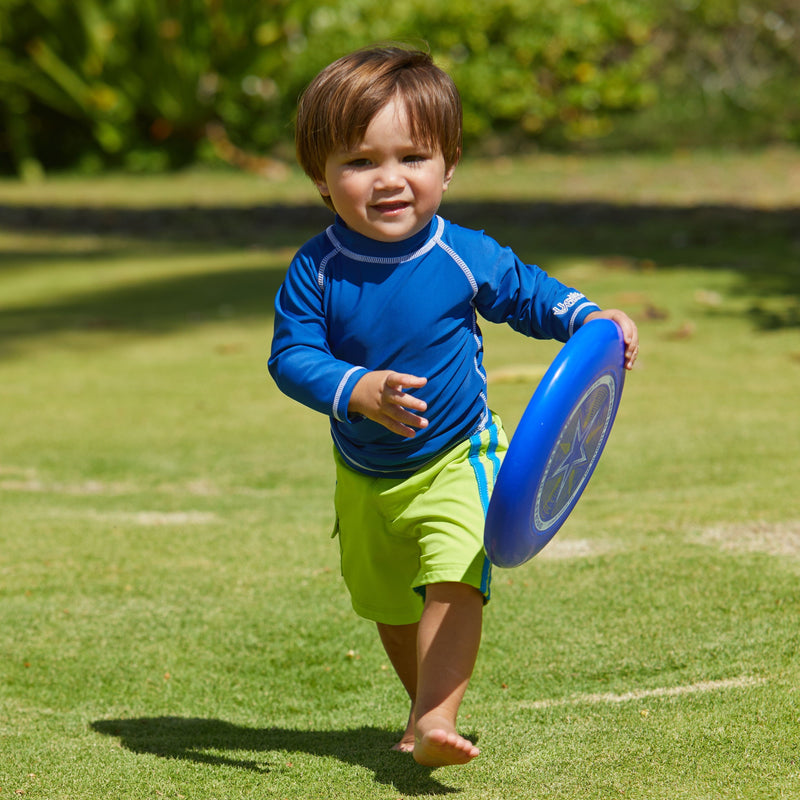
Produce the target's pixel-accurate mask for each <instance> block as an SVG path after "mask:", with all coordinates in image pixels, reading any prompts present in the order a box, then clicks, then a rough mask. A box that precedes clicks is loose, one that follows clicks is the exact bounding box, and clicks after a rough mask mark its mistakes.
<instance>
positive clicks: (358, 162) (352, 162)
mask: <svg viewBox="0 0 800 800" xmlns="http://www.w3.org/2000/svg"><path fill="white" fill-rule="evenodd" d="M370 163H371V162H370V160H369V159H368V158H361V157H359V158H351V159H349V160H348V161H347V162H346V163H345V166H347V167H353V168H354V169H358V168H359V167H368V166H369V165H370Z"/></svg>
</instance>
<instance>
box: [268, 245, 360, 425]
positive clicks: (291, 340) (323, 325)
mask: <svg viewBox="0 0 800 800" xmlns="http://www.w3.org/2000/svg"><path fill="white" fill-rule="evenodd" d="M269 371H270V374H271V375H272V377H273V379H274V380H275V382H276V383H277V384H278V387H279V388H280V389H281V391H283V392H284V393H285V394H287V395H289V397H291V398H292V399H294V400H297V401H298V402H300V403H302V404H303V405H306V406H308V407H309V408H313V409H314V410H315V411H319V412H321V413H323V414H327V415H328V416H332V417H334V418H335V419H338V420H340V421H343V422H344V421H347V418H348V404H349V401H350V394H351V392H352V391H353V388H354V386H355V385H356V383H357V382H358V380H359V379H360V378H361V376H362V375H363V374H365V373H366V372H367V369H366V367H363V366H359V365H357V364H351V363H348V362H346V361H342V360H340V359H338V358H336V357H335V356H334V354H333V352H332V351H331V347H330V344H329V342H328V326H327V322H326V319H325V312H324V309H323V300H322V290H321V289H320V288H319V286H318V284H317V280H316V267H315V265H314V263H313V261H305V260H304V259H303V258H302V257H298V258H296V259H295V260H294V261H293V262H292V264H291V266H290V267H289V271H288V273H287V275H286V279H285V281H284V283H283V285H282V286H281V288H280V290H279V291H278V295H277V297H276V298H275V330H274V334H273V337H272V352H271V355H270V359H269Z"/></svg>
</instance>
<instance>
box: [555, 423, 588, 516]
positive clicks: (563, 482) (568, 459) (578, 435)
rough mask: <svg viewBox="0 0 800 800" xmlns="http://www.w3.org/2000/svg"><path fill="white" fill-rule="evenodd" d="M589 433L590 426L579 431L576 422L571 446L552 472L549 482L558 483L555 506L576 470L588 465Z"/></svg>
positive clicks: (578, 425) (579, 428)
mask: <svg viewBox="0 0 800 800" xmlns="http://www.w3.org/2000/svg"><path fill="white" fill-rule="evenodd" d="M591 432H592V425H591V424H589V425H587V426H586V428H585V429H584V430H583V431H581V425H580V421H579V420H578V421H576V424H575V427H574V431H573V434H572V444H571V445H570V447H569V450H567V452H566V454H565V456H564V460H563V461H562V462H561V463H560V464H559V465H558V467H557V468H556V469H555V470H553V473H552V476H551V480H558V481H559V483H558V491H557V492H556V495H555V497H554V498H553V502H554V503H555V504H558V502H559V501H560V500H561V495H562V494H563V493H564V489H565V488H566V487H567V486H569V485H570V484H571V483H574V482H571V481H570V476H571V475H574V474H575V472H576V470H578V469H579V468H580V466H581V465H582V464H588V462H589V457H588V456H587V455H586V440H587V439H588V438H589V434H590V433H591ZM562 441H563V440H562ZM559 444H560V443H559Z"/></svg>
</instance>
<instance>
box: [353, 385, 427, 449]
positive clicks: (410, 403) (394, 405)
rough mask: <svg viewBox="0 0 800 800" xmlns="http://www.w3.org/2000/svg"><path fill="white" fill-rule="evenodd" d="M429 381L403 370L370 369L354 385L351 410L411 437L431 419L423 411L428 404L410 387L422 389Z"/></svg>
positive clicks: (397, 432)
mask: <svg viewBox="0 0 800 800" xmlns="http://www.w3.org/2000/svg"><path fill="white" fill-rule="evenodd" d="M427 382H428V380H427V378H420V377H418V376H416V375H408V374H405V373H402V372H390V371H378V372H367V373H366V374H365V375H363V376H362V378H361V379H360V380H359V381H358V383H356V385H355V387H354V388H353V393H352V395H351V397H350V404H349V406H348V410H349V411H350V412H352V413H357V414H362V415H363V416H365V417H367V418H368V419H371V420H373V421H374V422H377V423H378V424H380V425H383V427H384V428H387V429H388V430H390V431H392V432H393V433H396V434H398V435H400V436H405V437H408V438H411V437H413V436H414V434H415V432H416V430H415V429H417V430H419V429H421V428H425V427H427V425H428V420H427V419H425V417H423V416H421V414H422V413H424V412H425V411H426V410H427V408H428V404H427V403H426V402H425V401H424V400H421V399H420V398H419V397H415V396H414V395H413V394H409V393H408V392H407V391H406V389H419V388H421V387H423V386H425V384H426V383H427Z"/></svg>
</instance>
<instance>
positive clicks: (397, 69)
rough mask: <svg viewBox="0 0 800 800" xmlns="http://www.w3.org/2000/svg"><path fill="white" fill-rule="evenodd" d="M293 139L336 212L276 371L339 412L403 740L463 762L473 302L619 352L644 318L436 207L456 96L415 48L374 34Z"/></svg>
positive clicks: (292, 389) (476, 363)
mask: <svg viewBox="0 0 800 800" xmlns="http://www.w3.org/2000/svg"><path fill="white" fill-rule="evenodd" d="M296 143H297V154H298V160H299V161H300V164H301V166H302V167H303V169H304V170H305V171H306V173H307V174H308V175H309V176H310V178H311V179H312V180H313V182H314V183H315V185H316V187H317V189H318V190H319V193H320V195H321V196H322V199H323V200H324V201H325V203H326V204H327V205H328V206H329V207H330V208H331V209H332V210H334V211H335V212H336V220H335V221H334V223H333V224H332V225H331V226H330V227H329V228H328V229H327V230H326V231H325V232H324V233H322V234H320V235H318V236H316V237H315V238H314V239H312V240H310V241H309V242H307V243H306V244H305V245H304V246H303V247H302V248H301V249H300V251H299V252H298V253H297V254H296V256H295V258H294V260H293V261H292V263H291V265H290V267H289V271H288V273H287V275H286V279H285V281H284V283H283V285H282V286H281V288H280V290H279V292H278V295H277V298H276V301H275V304H276V318H275V335H274V338H273V342H272V355H271V357H270V361H269V369H270V373H271V374H272V376H273V378H274V379H275V381H276V382H277V384H278V386H279V387H280V388H281V389H282V390H283V391H284V392H285V393H286V394H288V395H289V396H290V397H293V398H294V399H296V400H298V401H300V402H301V403H304V404H306V405H308V406H310V407H311V408H313V409H316V410H318V411H320V412H322V413H324V414H327V415H328V416H329V417H330V424H331V434H332V437H333V442H334V458H335V461H336V478H337V483H336V495H335V508H336V514H337V522H336V530H337V532H338V535H339V543H340V550H341V563H342V574H343V576H344V579H345V583H346V585H347V587H348V590H349V591H350V595H351V601H352V604H353V608H354V609H355V611H356V612H357V613H358V614H359V615H361V616H363V617H365V618H367V619H370V620H373V621H374V622H376V623H377V627H378V632H379V635H380V639H381V642H382V644H383V646H384V648H385V650H386V653H387V655H388V657H389V659H390V661H391V663H392V665H393V667H394V669H395V671H396V672H397V675H398V677H399V678H400V680H401V682H402V683H403V686H404V687H405V689H406V691H407V692H408V695H409V697H410V699H411V713H410V715H409V719H408V724H407V727H406V730H405V733H404V735H403V737H402V739H401V740H400V742H399V743H398V744H396V745H395V749H397V750H400V751H403V752H412V753H413V757H414V758H415V759H416V760H417V761H418V762H419V763H421V764H425V765H428V766H441V765H445V764H461V763H466V762H467V761H470V760H471V759H472V758H474V757H475V756H476V755H478V752H479V751H478V748H477V747H475V745H474V744H473V743H472V742H470V741H469V740H468V739H466V738H464V737H462V736H460V735H459V734H458V733H457V732H456V717H457V713H458V709H459V706H460V704H461V700H462V698H463V696H464V692H465V690H466V688H467V684H468V682H469V680H470V677H471V675H472V670H473V667H474V664H475V660H476V657H477V653H478V648H479V644H480V637H481V621H482V610H483V605H484V603H485V602H487V601H488V598H489V583H490V566H489V562H488V560H487V559H486V557H485V554H484V551H483V525H484V516H485V512H486V507H487V504H488V499H489V494H490V493H491V490H492V487H493V485H494V479H495V477H496V474H497V470H498V469H499V466H500V462H501V459H502V456H503V453H504V452H505V449H506V448H507V440H506V437H505V434H504V433H503V428H502V423H501V422H500V419H499V418H498V417H497V415H496V414H493V413H492V412H491V411H490V410H489V408H488V405H487V399H486V374H485V371H484V369H483V365H482V353H483V346H482V338H481V333H480V329H479V327H478V324H477V316H476V312H478V313H480V314H481V315H482V316H483V317H485V318H486V319H489V320H490V321H492V322H507V323H508V324H510V325H511V326H512V327H513V328H515V329H516V330H519V331H520V332H522V333H524V334H526V335H529V336H534V337H537V338H556V339H559V340H561V341H566V340H567V339H568V338H569V336H570V335H571V334H572V333H573V332H574V331H575V330H577V329H578V328H579V327H580V326H581V325H583V324H585V323H586V322H588V321H589V320H591V319H594V318H596V317H607V318H610V319H614V320H616V321H617V322H618V323H619V324H620V326H621V327H622V330H623V334H624V337H625V342H626V366H627V367H628V368H629V369H630V368H631V367H632V366H633V362H634V360H635V358H636V354H637V352H638V336H637V331H636V326H635V325H634V323H633V322H632V320H631V319H630V318H629V317H628V316H627V315H626V314H624V313H623V312H621V311H616V310H611V311H600V309H599V308H598V306H597V305H595V304H594V303H591V302H590V301H588V300H587V299H586V298H585V297H584V296H583V295H582V294H581V293H580V292H577V291H575V290H574V289H570V288H568V287H565V286H563V285H562V284H561V283H559V282H558V281H556V280H555V279H553V278H550V277H549V276H547V275H546V274H545V273H544V272H543V271H542V270H540V269H539V268H538V267H535V266H528V265H525V264H523V263H522V262H521V261H520V260H519V259H518V258H517V257H516V256H515V255H514V254H513V253H512V252H511V251H510V250H508V249H507V248H501V247H500V246H499V245H498V244H497V243H496V242H494V241H493V240H492V239H490V238H489V237H487V236H485V235H484V234H483V233H481V232H476V231H471V230H467V229H464V228H461V227H459V226H457V225H454V224H452V223H450V222H448V221H446V220H444V219H442V218H441V217H439V216H438V215H437V210H438V208H439V204H440V202H441V199H442V195H443V193H444V192H445V191H446V190H447V187H448V184H449V183H450V180H451V178H452V176H453V171H454V170H455V167H456V164H457V163H458V160H459V158H460V155H461V103H460V98H459V95H458V91H457V90H456V88H455V86H454V85H453V82H452V81H451V79H450V78H449V76H447V75H446V74H445V73H444V72H443V71H441V70H440V69H438V68H437V67H436V66H435V65H434V64H433V62H432V60H431V58H430V57H429V56H428V55H427V54H426V53H423V52H418V51H414V50H405V49H402V48H396V47H382V48H380V47H379V48H372V49H367V50H362V51H358V52H356V53H353V54H351V55H348V56H345V57H344V58H341V59H339V60H338V61H336V62H334V63H333V64H331V65H330V66H329V67H327V68H326V69H324V70H323V71H322V72H321V73H320V74H319V75H318V76H317V77H316V78H315V79H314V81H313V82H312V83H311V84H310V86H309V87H308V89H307V90H306V91H305V93H304V95H303V96H302V98H301V100H300V103H299V108H298V117H297V133H296Z"/></svg>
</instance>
